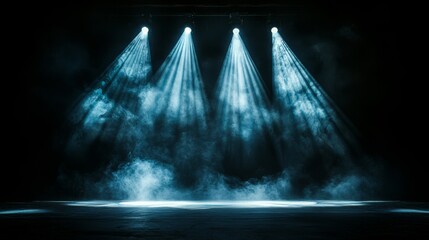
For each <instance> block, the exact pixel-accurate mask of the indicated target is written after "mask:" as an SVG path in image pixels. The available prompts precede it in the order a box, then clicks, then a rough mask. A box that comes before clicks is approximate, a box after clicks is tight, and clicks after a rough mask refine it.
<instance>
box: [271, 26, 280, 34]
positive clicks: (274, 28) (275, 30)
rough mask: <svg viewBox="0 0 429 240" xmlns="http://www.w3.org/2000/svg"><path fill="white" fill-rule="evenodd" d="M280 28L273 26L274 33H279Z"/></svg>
mask: <svg viewBox="0 0 429 240" xmlns="http://www.w3.org/2000/svg"><path fill="white" fill-rule="evenodd" d="M278 31H279V30H278V29H277V28H276V27H273V28H271V32H272V33H277V32H278Z"/></svg>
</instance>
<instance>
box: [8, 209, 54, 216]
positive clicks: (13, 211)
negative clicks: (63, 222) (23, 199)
mask: <svg viewBox="0 0 429 240" xmlns="http://www.w3.org/2000/svg"><path fill="white" fill-rule="evenodd" d="M47 212H49V211H48V210H45V209H11V210H3V211H0V215H12V214H37V213H47Z"/></svg>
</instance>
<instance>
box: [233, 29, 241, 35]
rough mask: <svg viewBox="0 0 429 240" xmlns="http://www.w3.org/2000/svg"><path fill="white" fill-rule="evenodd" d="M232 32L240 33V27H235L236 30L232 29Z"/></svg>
mask: <svg viewBox="0 0 429 240" xmlns="http://www.w3.org/2000/svg"><path fill="white" fill-rule="evenodd" d="M232 32H233V33H234V34H238V33H239V32H240V30H238V28H234V30H232Z"/></svg>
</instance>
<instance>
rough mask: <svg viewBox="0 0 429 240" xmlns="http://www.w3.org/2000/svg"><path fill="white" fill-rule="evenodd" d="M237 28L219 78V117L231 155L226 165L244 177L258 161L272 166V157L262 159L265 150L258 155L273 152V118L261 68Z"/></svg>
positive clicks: (224, 147)
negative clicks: (271, 148)
mask: <svg viewBox="0 0 429 240" xmlns="http://www.w3.org/2000/svg"><path fill="white" fill-rule="evenodd" d="M234 30H238V29H234ZM235 32H236V33H235V34H234V35H233V37H232V40H231V44H230V46H229V49H228V52H227V54H226V57H225V60H224V63H223V67H222V70H221V73H220V75H219V79H218V86H217V96H218V105H217V116H216V117H217V123H218V127H219V130H220V136H221V139H220V142H221V146H222V148H223V149H224V151H227V152H228V153H226V155H229V157H230V159H228V160H225V161H226V165H227V166H228V167H227V168H228V169H232V172H234V174H238V175H242V176H243V177H245V175H248V174H249V176H251V175H252V174H253V173H255V172H256V169H255V168H257V167H258V163H259V168H260V169H259V170H261V172H263V171H262V169H263V168H264V167H267V166H268V168H270V167H272V165H271V163H270V160H268V159H267V160H266V161H265V162H263V163H262V162H261V161H262V159H261V158H262V155H263V154H262V155H258V154H261V153H262V152H264V151H269V152H272V151H271V150H268V149H267V148H269V147H268V145H269V143H268V142H269V139H268V138H269V135H270V132H271V130H272V129H271V121H272V119H271V114H270V110H269V108H268V99H267V96H266V93H265V90H264V86H263V85H262V82H261V78H260V75H259V73H258V70H257V69H256V66H255V64H254V63H253V61H252V59H251V57H250V54H249V52H248V51H247V49H246V47H245V45H244V43H243V40H242V39H241V37H240V35H239V34H238V32H237V31H235ZM228 149H229V150H228ZM259 150H261V151H260V152H259V153H258V151H259ZM268 154H273V153H268ZM266 157H267V155H266Z"/></svg>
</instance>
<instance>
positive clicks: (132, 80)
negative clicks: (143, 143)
mask: <svg viewBox="0 0 429 240" xmlns="http://www.w3.org/2000/svg"><path fill="white" fill-rule="evenodd" d="M151 72H152V64H151V57H150V47H149V40H148V29H147V28H143V29H142V31H140V33H139V34H138V35H137V36H136V37H135V38H134V39H133V40H132V41H131V43H130V44H129V45H128V46H127V47H126V48H125V50H123V51H122V53H121V54H119V56H118V57H117V58H116V59H115V60H114V61H113V62H112V63H111V64H110V66H109V67H108V68H107V69H106V70H105V71H104V73H103V74H101V76H100V77H99V78H98V79H97V80H96V81H94V84H93V85H92V86H91V88H90V90H89V91H88V92H85V93H83V94H82V95H81V97H80V98H79V99H78V101H77V102H76V103H75V105H74V106H73V108H72V111H71V113H70V122H71V124H72V125H73V126H74V129H73V134H72V136H71V138H70V140H69V144H68V145H69V146H68V147H79V148H81V147H82V146H83V145H85V144H88V143H91V142H93V141H95V140H96V139H104V138H105V139H109V141H111V140H113V141H115V140H120V139H121V138H129V137H130V136H131V135H132V134H133V128H135V127H134V126H137V125H136V124H135V123H136V122H138V119H139V117H140V115H141V112H140V109H141V107H140V106H139V102H140V101H138V99H139V94H140V91H141V88H142V86H144V85H145V84H146V83H147V82H148V79H149V78H150V75H151ZM134 132H135V131H134ZM134 140H135V139H134Z"/></svg>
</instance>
